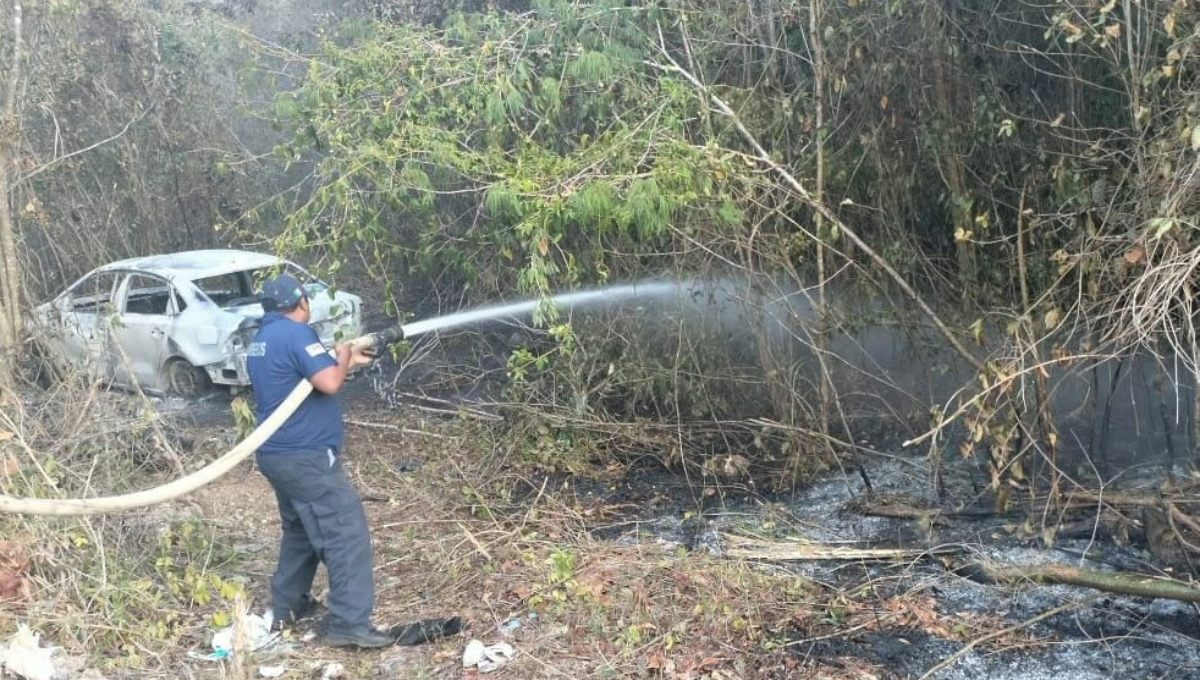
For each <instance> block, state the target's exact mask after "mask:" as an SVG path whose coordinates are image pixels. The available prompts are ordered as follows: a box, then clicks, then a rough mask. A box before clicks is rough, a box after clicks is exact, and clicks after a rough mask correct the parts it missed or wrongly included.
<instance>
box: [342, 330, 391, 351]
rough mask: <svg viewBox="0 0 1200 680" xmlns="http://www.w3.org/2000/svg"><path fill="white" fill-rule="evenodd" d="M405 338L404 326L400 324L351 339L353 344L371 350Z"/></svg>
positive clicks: (379, 348)
mask: <svg viewBox="0 0 1200 680" xmlns="http://www.w3.org/2000/svg"><path fill="white" fill-rule="evenodd" d="M403 339H404V328H402V327H401V326H399V325H396V326H392V327H391V328H385V329H384V330H381V331H376V332H374V333H367V334H366V335H364V336H362V337H360V338H357V339H355V340H352V341H351V344H353V345H356V346H358V347H361V348H363V349H369V350H376V351H377V350H381V349H383V348H384V347H387V346H388V345H394V344H396V343H397V342H400V341H401V340H403Z"/></svg>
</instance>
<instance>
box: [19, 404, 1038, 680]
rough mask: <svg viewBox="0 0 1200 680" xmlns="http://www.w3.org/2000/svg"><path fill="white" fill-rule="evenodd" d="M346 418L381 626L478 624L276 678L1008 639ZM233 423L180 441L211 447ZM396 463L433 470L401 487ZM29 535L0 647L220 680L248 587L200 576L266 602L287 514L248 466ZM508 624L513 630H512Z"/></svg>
mask: <svg viewBox="0 0 1200 680" xmlns="http://www.w3.org/2000/svg"><path fill="white" fill-rule="evenodd" d="M351 412H352V415H353V417H354V420H355V422H357V423H359V424H357V425H355V424H352V425H350V426H349V428H348V436H349V446H348V453H347V466H348V470H349V472H350V474H351V476H352V477H353V478H354V480H355V483H356V484H357V486H358V488H359V489H360V491H361V492H362V494H363V496H364V498H365V499H366V507H367V512H368V515H369V517H370V520H371V526H372V531H373V538H374V540H375V545H376V556H375V566H376V586H377V620H378V622H379V623H381V624H390V623H399V622H407V621H413V620H417V619H423V618H432V617H445V616H450V615H460V616H462V617H463V618H464V620H465V621H466V622H467V630H466V631H465V633H464V635H462V636H457V637H455V638H451V639H447V640H442V641H438V642H436V643H433V644H429V645H425V646H421V647H415V648H393V649H388V650H385V651H347V650H339V649H330V648H327V647H324V646H322V645H320V643H319V642H317V641H304V640H303V639H302V638H301V636H300V634H302V633H303V627H302V628H301V630H300V631H298V633H299V634H297V635H295V636H292V637H290V638H289V639H288V640H286V642H287V644H286V645H285V646H284V647H283V648H282V649H283V651H282V652H281V651H279V650H276V651H274V652H264V653H259V654H257V655H256V656H255V657H254V658H253V659H252V661H253V662H254V663H252V664H250V665H249V667H250V668H251V670H252V671H253V670H254V669H255V668H256V667H257V665H258V664H264V663H272V664H278V663H282V664H283V665H284V666H285V668H287V674H286V675H285V676H284V677H287V678H301V677H319V676H320V674H321V672H322V670H323V669H324V668H325V667H326V666H327V665H328V664H331V663H341V664H342V665H343V667H344V668H345V669H346V676H345V677H349V678H375V677H403V678H461V677H471V674H470V673H466V672H464V671H463V669H462V668H461V664H460V655H461V653H462V649H463V647H464V645H465V643H466V641H467V640H469V639H470V638H478V639H480V640H482V641H484V642H487V643H491V642H497V641H500V640H505V641H508V642H510V643H511V644H513V645H514V646H515V647H516V649H517V650H518V656H517V658H516V659H515V660H514V661H513V663H512V664H511V665H510V666H509V667H507V668H506V669H505V670H504V671H502V672H500V673H498V674H497V675H496V676H494V677H500V678H640V677H647V678H668V679H683V678H691V679H694V680H701V679H705V678H707V679H709V680H732V679H733V678H743V679H747V680H748V679H750V678H785V677H799V676H803V677H814V678H831V679H833V678H870V677H888V675H887V672H886V669H884V668H880V667H878V664H876V663H874V662H872V661H870V660H865V659H863V658H860V657H858V656H856V655H855V654H854V653H853V651H852V650H851V649H849V648H841V647H837V646H836V645H835V648H834V649H833V652H832V653H819V654H818V653H814V652H813V650H814V649H817V647H816V646H814V645H818V644H819V643H821V642H822V641H826V642H828V641H832V642H835V643H836V642H837V641H838V640H841V639H843V638H845V637H846V636H850V635H853V634H855V633H857V632H863V631H868V632H881V633H883V634H889V635H890V634H894V633H896V632H897V631H900V633H901V634H902V633H903V632H904V631H916V632H920V633H923V634H928V635H934V636H938V637H943V638H946V639H952V640H956V641H960V642H961V641H963V640H965V639H969V638H970V637H972V636H974V635H977V634H979V633H981V632H983V631H986V630H988V629H989V628H990V627H992V626H993V625H994V623H993V622H991V621H986V620H983V619H973V618H968V617H962V616H954V615H946V614H943V613H941V612H940V611H939V609H938V606H937V602H936V601H935V600H933V599H932V598H931V597H929V596H928V594H927V593H926V592H925V591H923V590H921V589H917V590H901V589H900V586H898V585H895V584H893V585H890V586H884V585H881V586H880V587H865V588H860V589H857V590H849V589H846V588H842V587H838V586H836V585H833V584H819V583H815V582H813V581H810V580H807V579H804V578H801V577H799V576H796V575H794V574H792V573H789V572H788V571H785V570H783V569H780V568H778V567H775V566H771V565H770V564H768V563H764V562H756V561H745V560H739V559H732V558H730V557H728V556H724V557H722V556H715V555H711V554H708V553H702V552H686V551H684V550H683V549H681V548H678V547H676V546H674V545H671V544H662V543H648V542H638V543H634V542H627V543H626V542H621V541H604V540H599V539H597V538H595V537H594V536H593V534H592V533H591V531H590V529H591V526H590V525H592V524H596V523H601V522H603V523H613V522H616V521H620V520H621V519H623V513H628V512H630V511H633V510H637V508H633V507H628V506H624V505H622V504H621V503H620V499H612V500H611V502H609V499H603V498H602V499H599V500H596V501H594V502H587V503H581V502H580V501H579V499H578V497H577V496H576V495H575V492H574V490H573V489H569V488H564V486H563V484H562V478H556V479H557V481H552V480H550V479H548V478H544V477H541V476H538V475H537V473H536V471H533V470H530V469H529V468H527V467H522V466H520V465H514V464H513V462H514V459H515V458H517V457H516V456H513V455H510V454H509V452H508V451H506V450H505V447H504V446H502V445H499V444H496V443H494V441H493V440H492V439H490V438H489V437H488V435H487V433H486V430H485V429H483V427H484V426H482V425H476V424H471V423H461V422H453V423H447V422H442V423H433V424H431V423H430V422H402V419H401V418H400V417H398V415H397V414H396V412H391V411H383V412H370V411H369V410H368V409H367V408H366V405H364V404H354V405H352V406H351ZM372 425H376V426H372ZM377 425H387V427H378V426H377ZM222 429H223V428H222V427H215V428H208V429H205V430H202V431H195V432H189V433H187V435H188V436H187V437H186V438H187V439H188V440H189V441H193V442H203V441H211V440H213V439H214V438H219V435H220V430H222ZM185 453H187V452H185ZM398 461H417V462H421V463H423V467H421V468H420V469H419V470H416V471H414V472H399V471H397V469H396V463H397V462H398ZM617 473H619V470H618V469H617V468H613V469H610V470H608V471H607V472H606V471H604V470H598V471H597V473H596V474H597V475H600V476H603V475H605V474H617ZM162 474H164V475H166V476H170V473H169V472H163V473H162ZM144 481H145V482H146V483H149V479H147V480H144ZM659 511H661V512H667V511H666V510H661V509H660V510H659ZM764 512H771V510H770V509H764ZM626 519H628V518H626ZM771 519H772V521H778V520H779V517H777V516H772V518H771ZM751 521H752V520H751ZM21 527H22V532H21V533H20V534H19V535H16V534H14V535H13V536H12V537H11V538H10V541H9V543H7V544H5V547H4V549H3V550H4V554H3V555H0V587H4V588H6V590H2V591H0V597H2V598H3V603H2V605H0V616H3V617H11V618H9V622H8V623H4V624H2V625H0V633H7V632H9V630H10V629H11V628H13V627H15V621H16V620H18V619H19V620H21V621H32V622H34V624H35V626H36V627H38V628H40V629H41V630H42V631H43V632H44V633H45V634H46V637H47V639H48V640H49V641H51V642H53V643H54V644H58V645H62V646H63V647H65V648H66V649H67V651H68V652H70V653H71V654H73V655H75V656H76V657H78V658H80V659H86V660H87V663H86V665H90V666H93V667H97V668H100V669H102V670H103V672H104V673H105V675H106V676H107V677H109V678H119V677H162V678H167V677H171V678H176V677H197V678H200V677H227V676H226V673H227V670H228V669H225V668H223V667H221V666H220V665H218V664H214V663H212V662H203V661H196V660H192V659H188V658H187V652H188V651H200V652H204V651H207V649H206V645H207V641H208V636H209V635H210V634H211V632H212V630H213V629H214V628H215V627H216V623H217V622H215V621H214V620H213V617H214V616H215V615H217V616H219V615H220V614H221V613H222V612H225V611H228V609H229V608H230V607H231V606H232V602H233V600H234V595H235V593H234V592H232V591H230V592H229V593H224V594H221V593H214V594H213V596H212V597H210V598H208V599H207V600H205V601H200V600H198V599H197V598H196V597H194V593H191V592H188V591H187V590H186V588H184V589H182V592H181V585H187V584H191V583H192V581H189V580H188V579H191V578H193V577H194V576H197V575H199V576H200V577H201V578H202V579H208V578H219V579H221V580H222V582H223V583H226V584H240V585H241V586H242V587H244V589H245V592H246V595H247V597H248V599H249V601H250V606H251V609H252V610H253V611H255V612H260V611H262V610H263V609H264V608H265V607H266V605H267V602H268V582H269V578H270V574H271V572H272V570H273V568H274V560H275V550H276V541H277V537H278V531H279V529H278V520H277V517H276V509H275V501H274V497H273V495H272V494H271V492H270V488H269V486H268V485H267V483H266V482H265V480H264V479H263V478H262V477H261V475H259V474H257V473H256V472H254V471H253V470H252V468H251V466H250V465H249V464H245V465H243V466H241V467H239V468H238V469H237V470H235V471H233V472H232V473H231V474H229V475H227V476H226V477H225V478H223V479H221V480H219V481H218V482H216V483H215V484H214V485H212V486H210V487H208V488H206V489H204V490H202V491H200V492H198V493H197V494H194V495H193V496H192V497H190V498H188V499H185V500H182V501H179V502H176V503H173V504H170V505H167V506H162V507H158V508H153V509H150V510H148V511H145V512H141V513H130V514H127V515H122V516H116V517H109V518H95V519H92V520H79V521H74V520H72V521H71V522H70V523H62V522H57V523H50V522H40V521H34V520H21ZM188 527H191V528H190V529H189V528H188ZM21 536H23V537H24V539H22V538H21ZM205 551H207V552H205ZM98 558H104V559H107V560H109V561H108V562H107V563H104V564H99V563H98V562H97V559H98ZM164 560H165V562H164ZM189 567H190V569H189ZM323 576H324V575H323V573H322V574H321V575H320V576H319V578H323ZM14 578H15V579H16V580H14ZM14 583H15V584H16V585H13V584H14ZM5 584H7V585H5ZM21 587H28V588H29V592H28V593H27V595H28V596H26V595H25V594H19V593H17V590H14V588H16V589H18V590H19V589H20V588H21ZM172 588H173V589H174V590H172ZM5 594H7V595H5ZM316 594H317V595H318V597H320V596H321V595H323V593H321V592H320V590H318V592H317V593H316ZM225 595H228V596H229V597H228V598H226V597H225ZM514 619H519V620H520V622H521V625H520V626H519V627H518V628H516V629H515V630H511V631H510V632H509V634H506V633H503V632H501V627H503V626H504V624H506V623H509V622H511V621H513V620H514ZM1027 642H1028V641H1024V640H1015V639H1014V640H999V641H996V644H1022V643H1027ZM822 649H823V648H822ZM133 668H137V669H140V670H138V671H137V672H134V671H133V670H132V669H133ZM488 677H492V676H488Z"/></svg>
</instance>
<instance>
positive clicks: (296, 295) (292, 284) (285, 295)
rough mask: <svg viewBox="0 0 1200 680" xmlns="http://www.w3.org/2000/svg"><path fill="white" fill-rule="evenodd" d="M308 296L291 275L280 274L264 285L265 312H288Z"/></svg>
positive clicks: (263, 301) (263, 302)
mask: <svg viewBox="0 0 1200 680" xmlns="http://www.w3.org/2000/svg"><path fill="white" fill-rule="evenodd" d="M305 297H308V294H307V293H305V292H304V286H301V285H300V282H299V281H297V280H296V277H294V276H292V275H291V274H280V275H279V276H276V277H275V278H271V279H267V280H266V281H263V284H262V306H263V311H265V312H274V311H280V312H287V311H290V310H292V309H294V308H295V307H296V305H298V304H300V301H301V300H303V299H304V298H305Z"/></svg>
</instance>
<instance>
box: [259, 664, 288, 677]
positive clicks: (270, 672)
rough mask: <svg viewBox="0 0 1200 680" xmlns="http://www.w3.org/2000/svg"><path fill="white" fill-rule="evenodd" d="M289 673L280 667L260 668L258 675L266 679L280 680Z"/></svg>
mask: <svg viewBox="0 0 1200 680" xmlns="http://www.w3.org/2000/svg"><path fill="white" fill-rule="evenodd" d="M286 672H287V669H286V668H284V667H283V666H282V665H280V666H259V667H258V674H259V675H260V676H262V677H264V678H278V677H279V676H281V675H283V674H284V673H286Z"/></svg>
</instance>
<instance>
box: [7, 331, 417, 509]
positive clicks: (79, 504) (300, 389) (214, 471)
mask: <svg viewBox="0 0 1200 680" xmlns="http://www.w3.org/2000/svg"><path fill="white" fill-rule="evenodd" d="M403 337H404V334H403V330H402V329H401V328H400V327H399V326H397V327H395V328H389V329H387V330H385V331H382V332H379V333H371V334H368V335H364V336H362V337H360V338H355V339H354V340H351V341H350V343H349V344H351V345H354V346H357V347H363V348H375V349H378V348H381V347H383V346H384V345H388V344H391V343H394V342H397V341H399V340H401V339H403ZM312 391H313V386H312V383H310V382H308V381H307V380H301V381H300V383H299V384H297V385H296V388H295V389H294V390H292V393H291V394H289V395H288V397H287V399H284V400H283V403H282V404H280V405H279V408H277V409H275V412H274V413H272V414H271V415H270V417H268V418H267V419H266V420H264V421H263V422H262V423H260V424H259V425H258V427H257V428H255V430H254V432H251V433H250V435H249V436H247V437H246V438H245V439H243V440H242V441H241V442H239V443H238V444H237V445H236V446H234V447H233V448H232V449H230V450H229V452H228V453H226V454H225V455H223V456H221V457H220V458H218V459H216V460H214V461H213V462H211V463H209V464H208V465H206V466H204V467H203V468H201V469H200V470H197V471H196V472H193V473H192V474H190V475H187V476H186V477H181V478H179V479H177V480H175V481H173V482H171V483H169V484H164V485H162V486H157V487H154V488H153V489H146V490H145V491H135V492H133V493H127V494H122V495H120V496H105V497H101V498H16V497H13V496H4V495H0V512H5V513H10V514H21V515H56V516H68V515H99V514H103V513H109V512H121V511H123V510H133V509H135V508H144V507H147V506H150V505H156V504H158V503H165V502H166V501H169V500H173V499H175V498H179V497H180V496H185V495H187V494H189V493H191V492H193V491H195V490H197V489H199V488H200V487H202V486H204V485H206V484H210V483H212V482H214V481H216V480H217V479H219V478H220V477H221V476H222V475H224V474H225V473H227V472H229V471H230V470H232V469H233V468H235V467H237V465H238V463H241V462H242V461H243V460H245V459H246V458H248V457H249V456H250V454H252V453H254V452H255V451H257V450H258V447H260V446H262V444H263V442H265V441H267V438H268V437H270V436H271V435H273V434H275V431H276V430H278V429H279V427H280V426H281V425H283V423H284V421H286V420H287V419H288V418H290V417H291V415H292V413H294V412H295V410H296V409H297V408H299V407H300V404H301V403H302V402H303V401H304V399H305V398H306V397H308V395H309V394H311V393H312Z"/></svg>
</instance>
